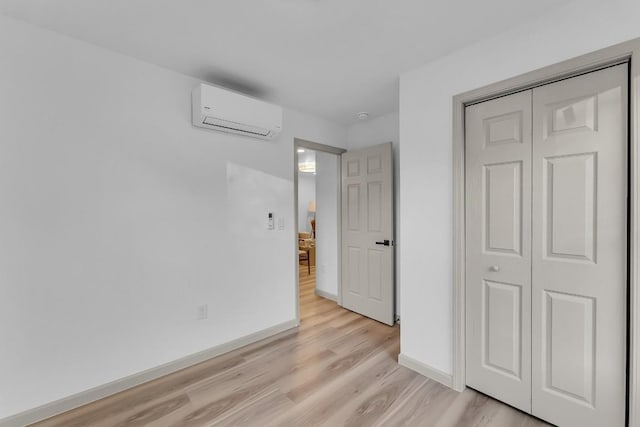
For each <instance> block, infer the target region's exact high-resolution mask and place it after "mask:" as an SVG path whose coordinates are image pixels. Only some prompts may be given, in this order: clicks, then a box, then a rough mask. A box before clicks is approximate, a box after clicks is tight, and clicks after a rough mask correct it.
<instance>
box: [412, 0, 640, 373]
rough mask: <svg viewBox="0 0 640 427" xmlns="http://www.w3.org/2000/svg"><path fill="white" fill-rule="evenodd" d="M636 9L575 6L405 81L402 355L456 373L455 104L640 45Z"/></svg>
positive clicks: (630, 3)
mask: <svg viewBox="0 0 640 427" xmlns="http://www.w3.org/2000/svg"><path fill="white" fill-rule="evenodd" d="M638 16H640V2H638V1H637V0H612V1H607V2H602V1H599V0H584V1H576V2H573V3H571V4H569V5H568V6H566V7H562V8H559V9H557V10H553V11H549V15H548V16H547V17H546V18H544V19H538V20H535V21H532V22H530V23H529V24H527V25H520V26H518V28H517V29H514V30H512V31H510V32H508V33H505V34H502V35H500V36H498V37H494V38H492V39H489V40H486V41H482V42H479V43H477V44H475V45H473V46H470V47H468V48H465V49H463V50H460V51H457V52H455V53H453V54H451V55H449V56H446V57H444V58H441V59H439V60H437V61H434V62H431V63H429V64H426V65H424V66H423V67H420V68H417V69H414V70H412V71H409V72H407V73H405V74H403V75H402V76H401V79H400V138H401V141H402V150H401V152H400V164H401V165H402V169H401V170H400V179H401V183H402V185H401V187H400V193H401V194H400V197H401V200H402V211H401V213H400V218H401V221H400V222H401V223H402V230H401V242H402V245H401V246H400V252H401V260H400V270H401V271H402V289H401V297H402V302H403V304H402V334H401V352H402V354H403V355H405V356H407V357H409V358H412V359H414V360H415V361H417V362H419V363H422V364H425V365H427V366H428V367H430V368H434V369H436V370H439V371H442V372H444V373H446V374H449V373H451V371H452V220H451V218H452V210H451V209H452V208H451V206H452V178H451V177H452V166H451V164H452V156H451V152H452V146H451V138H452V135H451V129H452V117H451V111H452V102H451V100H452V97H453V96H454V95H456V94H458V93H461V92H465V91H467V90H471V89H475V88H478V87H482V86H485V85H488V84H490V83H494V82H496V81H500V80H503V79H506V78H509V77H513V76H516V75H519V74H523V73H526V72H529V71H532V70H534V69H537V68H540V67H544V66H547V65H551V64H554V63H557V62H560V61H563V60H566V59H569V58H571V57H574V56H578V55H581V54H585V53H588V52H591V51H594V50H597V49H600V48H604V47H607V46H610V45H612V44H616V43H619V42H623V41H626V40H629V39H632V38H635V37H638V36H640V26H639V25H638Z"/></svg>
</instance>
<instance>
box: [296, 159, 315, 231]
mask: <svg viewBox="0 0 640 427" xmlns="http://www.w3.org/2000/svg"><path fill="white" fill-rule="evenodd" d="M315 200H316V177H315V176H314V175H313V174H310V173H302V172H299V173H298V231H302V232H307V233H311V218H313V214H311V213H309V210H308V208H309V202H311V201H315Z"/></svg>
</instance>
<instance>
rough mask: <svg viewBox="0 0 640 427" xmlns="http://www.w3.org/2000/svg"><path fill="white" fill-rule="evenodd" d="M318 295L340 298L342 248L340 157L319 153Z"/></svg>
mask: <svg viewBox="0 0 640 427" xmlns="http://www.w3.org/2000/svg"><path fill="white" fill-rule="evenodd" d="M316 170H317V175H316V197H317V202H316V291H317V292H318V293H319V294H320V295H323V296H325V297H327V296H328V297H333V298H337V295H338V280H339V271H340V270H339V265H340V264H339V259H338V254H339V252H338V251H337V250H336V249H337V248H338V216H339V215H340V214H341V213H340V212H339V211H338V194H339V182H338V156H337V155H335V154H329V153H323V152H321V151H317V152H316Z"/></svg>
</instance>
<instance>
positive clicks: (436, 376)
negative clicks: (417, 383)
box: [398, 353, 453, 388]
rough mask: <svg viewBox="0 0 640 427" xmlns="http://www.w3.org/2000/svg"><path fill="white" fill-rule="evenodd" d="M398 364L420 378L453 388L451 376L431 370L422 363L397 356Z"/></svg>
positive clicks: (407, 357)
mask: <svg viewBox="0 0 640 427" xmlns="http://www.w3.org/2000/svg"><path fill="white" fill-rule="evenodd" d="M398 364H399V365H401V366H404V367H405V368H408V369H411V370H412V371H416V372H417V373H419V374H420V375H422V376H425V377H427V378H429V379H431V380H434V381H437V382H439V383H440V384H443V385H446V386H447V387H449V388H453V376H452V375H450V374H446V373H444V372H442V371H441V370H439V369H436V368H432V367H431V366H429V365H425V364H424V363H422V362H419V361H417V360H416V359H413V358H411V357H409V356H406V355H404V354H402V353H401V354H400V355H398Z"/></svg>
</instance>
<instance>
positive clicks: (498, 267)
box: [489, 265, 500, 273]
mask: <svg viewBox="0 0 640 427" xmlns="http://www.w3.org/2000/svg"><path fill="white" fill-rule="evenodd" d="M489 271H493V272H494V273H497V272H498V271H500V266H498V265H492V266H491V267H489Z"/></svg>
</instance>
